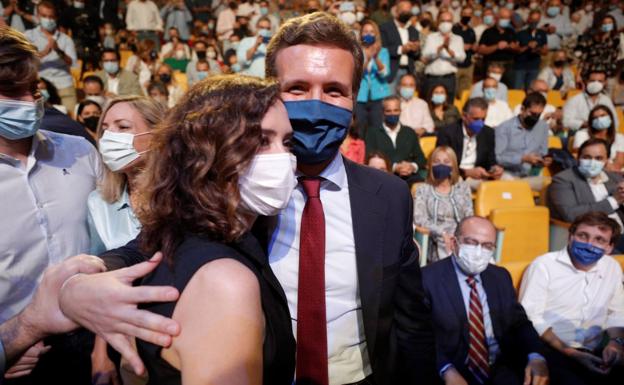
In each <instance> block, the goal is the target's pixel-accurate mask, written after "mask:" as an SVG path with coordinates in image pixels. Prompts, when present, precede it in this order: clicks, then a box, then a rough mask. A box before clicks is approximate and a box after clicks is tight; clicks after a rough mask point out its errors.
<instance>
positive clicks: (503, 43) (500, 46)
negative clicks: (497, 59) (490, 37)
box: [497, 40, 509, 49]
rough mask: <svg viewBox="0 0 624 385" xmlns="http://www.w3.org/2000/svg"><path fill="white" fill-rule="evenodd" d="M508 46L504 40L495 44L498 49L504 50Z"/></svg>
mask: <svg viewBox="0 0 624 385" xmlns="http://www.w3.org/2000/svg"><path fill="white" fill-rule="evenodd" d="M508 46H509V43H507V42H506V41H505V40H501V41H499V42H498V44H497V47H498V49H505V48H507V47H508Z"/></svg>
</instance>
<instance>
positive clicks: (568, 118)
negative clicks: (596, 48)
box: [563, 70, 619, 130]
mask: <svg viewBox="0 0 624 385" xmlns="http://www.w3.org/2000/svg"><path fill="white" fill-rule="evenodd" d="M583 80H584V83H585V90H584V92H582V93H580V94H578V95H575V96H573V97H572V98H569V99H568V100H566V103H565V104H564V105H563V126H564V127H565V128H568V129H570V130H579V129H581V128H588V127H589V125H588V122H587V118H588V117H589V111H591V110H592V109H593V108H594V107H596V106H597V105H599V104H602V105H604V106H606V107H608V108H609V109H610V110H611V112H612V113H613V118H614V120H615V122H614V123H615V127H619V122H618V118H617V113H616V111H615V106H614V105H613V102H612V101H611V98H610V97H609V96H607V95H606V94H605V93H604V88H605V86H606V84H607V75H606V74H605V72H604V71H598V70H594V71H590V72H589V75H588V76H587V78H585V79H583Z"/></svg>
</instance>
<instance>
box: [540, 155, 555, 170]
mask: <svg viewBox="0 0 624 385" xmlns="http://www.w3.org/2000/svg"><path fill="white" fill-rule="evenodd" d="M552 162H553V158H552V156H545V157H543V158H542V164H543V165H544V167H550V165H551V164H552Z"/></svg>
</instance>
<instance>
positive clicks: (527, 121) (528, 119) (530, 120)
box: [523, 114, 540, 130]
mask: <svg viewBox="0 0 624 385" xmlns="http://www.w3.org/2000/svg"><path fill="white" fill-rule="evenodd" d="M539 119H540V116H539V115H533V114H529V115H527V116H525V117H524V119H523V121H524V125H525V127H526V128H527V129H528V130H530V129H532V128H533V127H535V125H536V124H537V122H538V121H539Z"/></svg>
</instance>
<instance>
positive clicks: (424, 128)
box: [398, 74, 433, 136]
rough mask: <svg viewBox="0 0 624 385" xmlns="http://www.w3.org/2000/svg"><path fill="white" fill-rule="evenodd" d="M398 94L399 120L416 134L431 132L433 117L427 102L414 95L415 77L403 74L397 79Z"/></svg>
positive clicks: (421, 134)
mask: <svg viewBox="0 0 624 385" xmlns="http://www.w3.org/2000/svg"><path fill="white" fill-rule="evenodd" d="M398 94H399V96H400V97H401V116H400V119H399V120H400V121H401V124H402V125H404V126H408V127H412V128H413V129H414V131H416V134H417V135H418V136H423V135H424V134H431V133H433V119H431V114H430V113H429V106H428V105H427V102H425V101H424V100H422V99H421V98H419V97H418V96H416V77H415V76H414V75H412V74H405V75H403V76H401V79H400V80H399V89H398Z"/></svg>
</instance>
